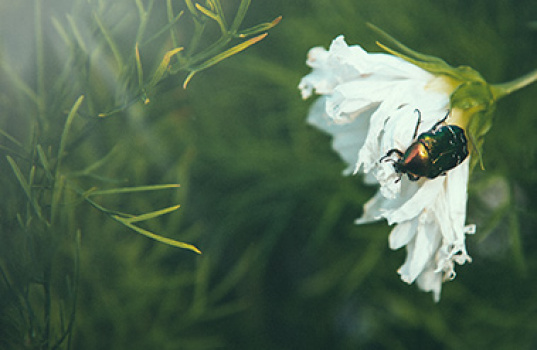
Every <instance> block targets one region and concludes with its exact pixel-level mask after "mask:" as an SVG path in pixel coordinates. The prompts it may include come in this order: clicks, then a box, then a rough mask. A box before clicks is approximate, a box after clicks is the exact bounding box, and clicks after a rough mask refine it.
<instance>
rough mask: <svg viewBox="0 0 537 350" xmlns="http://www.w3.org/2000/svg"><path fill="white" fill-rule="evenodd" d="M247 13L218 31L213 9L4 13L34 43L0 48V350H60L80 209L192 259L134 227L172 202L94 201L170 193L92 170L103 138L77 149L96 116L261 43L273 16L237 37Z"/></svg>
mask: <svg viewBox="0 0 537 350" xmlns="http://www.w3.org/2000/svg"><path fill="white" fill-rule="evenodd" d="M249 5H250V0H241V1H240V3H239V5H238V7H237V8H236V12H235V14H234V17H233V19H232V21H231V22H230V24H228V21H227V19H226V16H225V11H224V9H223V7H222V4H221V3H220V1H219V0H206V1H200V2H194V1H191V0H185V1H184V2H182V1H172V0H166V1H154V0H145V1H144V0H135V1H120V2H105V1H82V0H77V1H73V2H67V3H61V2H60V1H56V2H51V3H47V4H46V5H45V4H44V3H43V1H42V0H35V1H33V2H31V3H28V4H26V3H24V4H23V3H21V4H17V5H16V6H15V7H14V8H13V9H12V10H11V11H12V14H14V15H16V16H20V17H21V18H22V19H23V20H22V21H20V23H24V25H25V26H26V27H21V28H19V29H21V31H24V30H26V31H28V27H30V28H31V30H30V31H29V36H30V37H31V38H32V41H33V45H34V46H33V47H32V49H30V50H28V51H25V52H22V53H21V52H19V51H17V50H14V51H13V52H11V50H9V48H10V45H11V46H13V47H16V45H15V44H16V41H17V40H19V38H17V37H16V36H11V37H6V38H5V40H3V41H2V42H0V45H2V46H5V49H2V50H1V51H0V52H2V55H0V71H1V72H2V73H1V74H2V80H1V81H0V153H1V154H2V157H1V158H2V159H1V160H0V169H1V172H2V177H1V178H0V184H1V191H2V196H1V198H2V201H1V204H0V205H1V207H2V212H1V217H0V219H1V221H0V241H1V242H2V243H1V244H0V293H1V298H0V347H1V348H10V347H14V348H29V349H58V348H69V347H70V344H71V334H72V330H73V326H74V321H75V315H76V312H75V310H76V300H77V292H78V283H77V281H78V278H79V253H80V249H81V245H80V241H81V236H82V233H83V232H84V227H79V221H80V220H79V216H80V215H83V214H84V213H85V211H87V210H89V209H90V208H94V209H97V210H98V211H99V212H101V213H103V214H105V216H107V217H108V218H111V219H113V220H115V221H117V222H118V223H121V224H123V225H124V226H126V227H127V228H129V229H131V230H133V231H135V232H137V233H139V234H142V235H144V236H146V237H149V238H152V239H155V240H157V241H159V242H162V243H165V244H168V245H171V246H175V247H179V248H185V249H189V250H191V251H194V252H196V253H200V251H199V250H198V248H196V247H195V246H194V245H191V244H188V243H184V242H181V241H178V240H175V239H172V238H168V237H164V236H162V235H160V234H157V233H154V232H152V231H151V230H149V229H147V228H143V227H142V224H143V222H145V221H147V220H150V219H155V218H158V217H160V216H162V215H164V214H168V213H170V212H173V211H175V210H177V209H178V208H179V205H172V206H168V207H166V208H164V209H158V210H150V211H149V212H144V213H142V214H130V213H127V212H125V211H124V209H123V208H121V209H111V208H109V207H108V206H107V205H105V204H103V202H104V197H105V196H119V195H122V194H128V193H139V192H149V191H158V190H170V189H175V188H177V187H178V186H179V185H177V184H162V185H142V186H123V185H122V186H117V183H118V182H119V181H121V180H118V179H113V178H107V177H106V175H105V174H104V171H103V170H102V169H103V168H104V167H105V166H106V165H107V164H108V163H110V162H111V161H112V158H114V155H113V153H114V152H115V151H114V149H113V147H112V145H113V144H114V140H115V138H116V136H115V135H110V134H108V135H107V136H108V139H104V140H99V142H98V143H96V144H93V145H92V147H95V150H94V152H92V153H93V154H91V156H92V157H93V159H91V157H88V155H87V154H88V152H86V153H85V154H84V156H81V155H80V153H81V152H80V150H81V148H83V147H84V146H83V144H84V142H85V141H87V140H88V138H90V137H91V135H92V132H94V131H95V130H96V129H98V128H99V127H100V126H101V125H102V123H106V120H108V119H107V118H105V117H110V116H112V115H121V114H124V115H126V114H128V113H130V109H131V108H134V107H135V105H136V104H141V105H143V104H148V103H149V102H150V97H151V96H154V95H155V94H156V93H157V86H159V85H160V84H161V83H162V82H163V81H164V80H166V79H167V78H172V79H169V80H170V81H171V80H173V79H175V80H177V81H179V84H180V83H182V84H183V86H184V87H185V88H186V85H187V83H188V82H189V81H190V80H191V79H192V77H193V76H194V75H195V74H196V73H198V72H200V71H202V70H205V69H207V68H209V67H211V66H213V65H215V64H217V63H218V62H220V61H222V60H224V59H226V58H228V57H230V56H232V55H234V54H237V53H239V52H241V51H243V50H244V49H246V48H248V47H249V46H251V45H253V44H255V43H256V42H258V41H260V40H261V39H263V38H264V37H265V36H266V35H267V34H266V31H267V30H268V29H270V28H272V27H274V26H275V25H276V24H277V23H278V22H279V20H280V18H277V19H275V20H274V21H272V22H268V23H263V24H259V25H256V26H253V27H250V28H247V29H241V28H240V27H241V23H242V22H243V19H244V17H245V15H246V11H247V9H248V7H249ZM7 15H8V14H7V13H6V16H7ZM32 17H33V21H32ZM7 22H9V23H8V24H4V25H5V26H6V27H7V26H9V25H15V24H16V23H15V20H12V21H6V23H7ZM32 23H33V28H32V25H31V24H32ZM9 29H10V30H11V31H12V33H14V34H17V30H13V28H9ZM21 36H23V35H21ZM14 43H15V44H14ZM23 44H27V43H26V42H24V43H23ZM24 62H25V63H24ZM22 63H24V64H22ZM148 72H149V73H148ZM181 75H183V77H182V78H177V77H176V76H181ZM175 80H173V81H175ZM173 81H172V84H173ZM103 134H105V135H106V133H103ZM101 137H102V135H101ZM110 148H112V151H110ZM115 157H117V155H115ZM129 157H135V155H132V154H125V155H124V159H128V158H129ZM99 172H103V173H99ZM88 204H89V205H88Z"/></svg>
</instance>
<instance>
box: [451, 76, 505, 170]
mask: <svg viewBox="0 0 537 350" xmlns="http://www.w3.org/2000/svg"><path fill="white" fill-rule="evenodd" d="M494 102H495V99H494V95H493V93H492V91H491V88H490V85H488V84H487V83H482V82H472V81H469V82H465V83H462V84H461V85H459V86H458V87H457V88H456V89H455V91H453V93H452V94H451V97H450V103H451V106H450V107H451V109H455V108H457V109H460V110H463V111H464V113H465V114H466V115H468V118H469V120H468V124H467V126H466V135H467V136H468V138H469V141H470V144H471V146H472V147H471V152H472V154H473V157H472V160H471V164H470V168H471V169H473V168H474V167H475V165H476V164H477V163H478V162H479V163H480V166H481V169H484V166H483V160H482V158H481V149H482V147H483V141H484V136H485V134H486V133H487V132H488V131H489V130H490V128H491V127H492V114H493V112H494V107H495V104H494Z"/></svg>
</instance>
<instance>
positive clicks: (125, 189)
mask: <svg viewBox="0 0 537 350" xmlns="http://www.w3.org/2000/svg"><path fill="white" fill-rule="evenodd" d="M178 187H180V185H179V184H164V185H149V186H137V187H121V188H113V189H109V190H96V191H91V192H90V193H87V196H88V197H90V196H97V195H101V196H102V195H111V194H123V193H133V192H145V191H158V190H165V189H169V188H178Z"/></svg>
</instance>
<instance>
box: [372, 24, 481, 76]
mask: <svg viewBox="0 0 537 350" xmlns="http://www.w3.org/2000/svg"><path fill="white" fill-rule="evenodd" d="M368 26H369V27H370V28H371V29H373V30H374V31H375V32H377V33H378V34H380V35H381V36H382V37H384V38H385V39H386V40H387V41H388V42H390V43H391V44H393V45H394V46H395V47H396V49H397V50H399V51H396V50H393V49H391V48H389V47H388V46H386V45H384V44H382V43H380V42H378V41H377V45H378V46H379V47H380V48H382V49H383V50H384V51H386V52H388V53H390V54H392V55H394V56H397V57H399V58H402V59H404V60H405V61H407V62H409V63H412V64H414V65H416V66H418V67H420V68H422V69H424V70H426V71H428V72H429V73H431V74H435V75H442V74H443V75H447V76H450V77H452V78H454V79H457V80H460V81H478V82H483V83H485V79H483V77H482V76H481V74H479V72H477V71H476V70H474V69H472V68H470V67H467V66H460V67H457V68H454V67H452V66H450V65H449V64H447V63H446V61H444V60H443V59H441V58H438V57H435V56H431V55H426V54H422V53H420V52H417V51H414V50H412V49H410V48H409V47H407V46H405V45H404V44H402V43H401V42H399V41H398V40H397V39H395V38H394V37H392V36H391V35H389V34H388V33H386V32H384V31H383V30H382V29H380V28H378V27H377V26H375V25H373V24H371V23H368Z"/></svg>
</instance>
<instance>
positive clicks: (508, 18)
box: [0, 0, 537, 349]
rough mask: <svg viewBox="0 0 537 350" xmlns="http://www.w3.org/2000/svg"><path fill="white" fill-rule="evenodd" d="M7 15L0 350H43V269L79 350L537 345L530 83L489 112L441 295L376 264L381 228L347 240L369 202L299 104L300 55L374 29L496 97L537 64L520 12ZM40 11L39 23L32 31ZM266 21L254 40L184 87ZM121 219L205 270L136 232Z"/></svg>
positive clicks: (295, 8)
mask: <svg viewBox="0 0 537 350" xmlns="http://www.w3.org/2000/svg"><path fill="white" fill-rule="evenodd" d="M4 3H6V4H4ZM14 4H15V3H13V2H10V4H9V5H8V4H7V1H4V2H1V1H0V17H2V21H0V28H1V29H2V31H1V32H2V37H1V38H0V45H2V48H9V50H7V49H2V50H0V52H1V53H0V55H1V59H0V62H1V64H2V72H3V77H4V78H2V79H0V121H1V125H0V140H1V141H0V152H1V153H2V154H3V155H5V156H3V157H2V159H0V172H1V174H2V176H1V177H0V184H1V185H2V187H1V191H2V195H1V198H3V199H4V201H3V203H2V204H1V205H2V210H1V212H0V213H1V214H0V215H1V220H0V225H1V228H0V235H1V240H0V241H1V242H2V243H1V244H0V256H1V264H2V265H1V266H2V269H3V275H2V276H0V333H1V334H0V348H6V349H10V348H17V349H18V348H31V347H32V346H33V347H34V348H46V346H47V344H43V343H40V344H36V343H35V342H34V343H32V340H33V339H35V338H32V337H31V336H33V335H32V333H28V330H29V329H32V327H33V329H35V330H36V333H35V334H37V335H42V334H43V332H44V331H45V329H46V324H45V323H44V322H43V320H44V314H45V311H46V310H47V308H45V307H44V306H41V305H44V303H43V300H45V298H44V297H43V296H44V295H45V294H44V291H45V288H44V285H43V281H44V278H43V277H44V276H45V274H44V272H45V271H50V275H51V276H50V278H49V280H50V281H51V282H50V284H49V285H50V286H51V288H49V292H50V293H51V295H52V296H53V297H52V298H51V305H50V307H49V308H48V310H50V315H51V316H50V320H51V322H50V333H51V334H54V336H52V337H50V339H51V340H52V342H51V343H49V344H48V347H49V348H52V347H53V345H54V344H56V343H58V342H59V341H60V340H61V339H62V336H63V335H64V334H70V336H69V339H66V340H65V341H64V342H63V343H62V344H63V345H65V347H67V345H68V344H71V348H73V349H219V348H220V349H415V348H418V349H533V348H535V346H536V344H537V338H536V336H535V334H537V322H536V319H535V313H536V312H537V299H536V298H535V295H536V292H535V291H536V290H537V280H536V279H535V278H533V277H532V276H533V275H534V274H535V270H536V268H537V260H536V255H535V254H533V251H535V249H536V247H537V240H536V238H535V234H534V232H535V224H536V221H535V213H536V212H537V203H536V201H535V198H537V190H536V189H537V183H536V181H537V168H536V167H535V164H536V156H537V144H535V143H533V142H531V140H533V138H534V133H535V130H537V125H536V121H535V120H536V119H535V118H534V117H533V116H534V113H535V110H536V109H537V101H536V100H535V98H534V97H533V96H534V95H535V93H536V90H535V89H536V87H535V86H530V87H528V88H526V89H525V90H521V91H520V92H517V93H516V94H514V95H512V96H508V97H505V98H504V99H502V100H501V101H500V102H499V104H498V106H497V109H496V111H495V120H494V124H493V126H492V128H491V129H490V132H489V133H488V134H487V138H486V142H485V143H484V145H483V154H482V156H483V162H484V165H485V168H486V171H481V170H479V169H476V170H475V171H474V174H473V178H472V180H471V183H470V191H471V193H470V202H469V216H468V219H467V221H468V223H476V224H477V233H476V235H475V236H474V237H470V238H469V239H468V249H469V253H470V255H471V256H472V258H473V262H472V263H471V264H467V265H464V266H460V267H459V268H458V269H457V272H458V276H457V278H456V279H455V280H454V281H452V282H448V283H446V284H445V285H444V289H443V292H442V300H441V301H440V303H438V304H435V303H434V302H433V300H432V298H431V296H430V295H429V294H426V293H422V292H420V291H419V290H418V289H417V288H416V287H415V286H407V285H405V284H404V283H403V282H401V281H400V280H399V276H398V275H397V273H396V270H397V268H398V267H399V266H400V265H401V264H402V263H403V259H404V255H405V254H404V252H402V251H397V252H393V251H390V250H389V248H388V246H387V237H388V234H389V230H390V228H389V227H387V225H386V224H385V223H379V224H374V225H368V226H355V225H353V223H352V222H353V220H354V219H355V218H356V217H359V216H360V214H361V210H362V206H363V204H364V203H365V202H366V201H367V200H368V199H369V198H370V197H371V195H372V194H373V193H374V192H375V190H376V189H375V188H371V187H368V186H365V185H363V182H362V179H361V178H357V177H343V176H341V171H342V170H343V169H344V167H345V165H344V164H343V163H342V162H341V160H340V159H339V158H338V156H337V155H336V154H335V153H334V152H333V151H331V149H330V140H329V139H328V137H326V136H325V135H324V134H322V133H320V132H319V131H318V130H315V129H313V128H310V127H309V126H307V125H306V124H305V118H306V115H307V112H308V108H309V106H310V104H311V102H310V101H302V100H301V99H300V94H299V92H298V89H297V85H298V82H299V80H300V78H301V77H302V76H303V75H304V74H306V73H308V72H309V69H308V67H306V65H305V59H306V54H307V51H308V50H309V49H310V48H311V47H313V46H325V47H327V46H328V45H329V44H330V42H331V40H332V39H333V38H335V37H336V36H337V35H338V34H345V36H346V40H347V41H348V42H349V43H350V44H360V45H362V46H364V47H365V48H366V49H368V50H373V51H375V50H377V51H381V50H380V49H379V48H378V46H377V45H376V43H375V42H376V41H377V40H380V41H382V39H383V38H382V37H379V36H378V34H377V33H375V32H374V31H372V30H371V29H370V28H369V27H368V26H367V25H366V23H373V24H375V25H376V26H378V27H380V28H383V29H384V30H386V32H388V33H391V34H393V35H394V36H395V37H397V38H398V39H399V40H401V41H402V42H404V43H405V44H406V45H408V46H409V47H412V48H413V49H416V50H417V51H419V52H424V53H427V54H430V55H433V56H437V57H442V58H443V59H444V60H445V61H446V62H448V63H449V64H450V65H452V66H460V65H468V66H471V67H473V68H474V69H475V70H476V71H478V72H480V73H481V75H482V76H483V77H484V78H485V79H486V81H488V82H490V83H496V82H502V81H509V80H512V79H514V78H516V77H518V76H521V75H523V74H524V73H526V72H529V71H531V70H533V69H534V68H535V62H534V59H533V57H534V51H535V45H534V44H533V43H534V41H535V34H536V32H535V30H534V23H535V19H536V18H537V13H536V12H535V11H536V9H534V8H533V7H532V6H531V5H532V3H531V2H530V1H527V0H524V1H522V2H521V1H514V0H510V1H500V0H493V1H491V0H477V1H472V2H468V1H464V0H455V1H443V2H438V1H425V0H410V1H404V2H394V1H389V0H374V1H373V0H367V1H353V0H337V1H324V0H308V1H306V0H299V1H286V0H273V1H252V3H251V4H250V3H249V1H239V0H236V1H235V0H234V1H231V0H230V1H221V3H220V4H218V3H217V2H215V1H185V3H184V4H183V3H181V2H178V1H171V0H167V1H141V0H138V1H127V0H122V1H114V2H110V1H99V0H92V1H81V0H79V1H72V0H70V1H67V0H64V1H60V0H56V1H53V2H48V3H47V6H45V3H43V4H41V3H40V2H39V1H36V2H35V4H37V5H39V6H41V8H39V7H36V8H35V9H34V7H33V4H32V6H30V5H28V6H26V5H24V3H23V2H17V5H14ZM245 4H248V5H250V6H249V11H248V16H244V13H243V12H244V11H245V7H243V6H246V5H245ZM23 10H24V11H23ZM34 10H35V11H36V13H44V14H43V15H42V18H41V21H42V27H44V28H47V27H48V28H49V30H52V31H49V30H39V29H36V28H39V26H37V22H36V21H34V17H40V16H37V15H36V14H35V13H34V12H33V11H34ZM38 10H39V12H38ZM28 11H29V12H28ZM43 11H44V12H43ZM21 13H24V14H25V15H24V16H23V15H21ZM28 13H30V14H29V15H28ZM222 13H224V14H226V16H224V17H220V18H218V17H217V14H222ZM49 15H50V16H49ZM280 15H282V16H283V20H282V22H281V23H280V24H279V25H278V26H277V27H276V28H274V29H273V30H271V34H270V36H269V37H268V38H267V39H265V40H264V41H263V42H262V43H261V45H255V46H254V47H252V48H250V49H248V50H247V51H246V53H244V54H241V55H238V56H236V57H233V58H232V59H229V60H228V59H226V60H224V61H223V62H221V63H220V64H219V65H217V66H216V67H213V68H210V69H209V70H207V71H205V72H204V73H203V74H196V76H195V79H192V80H191V81H190V82H189V85H188V90H187V91H185V90H184V89H183V88H182V86H181V85H182V84H183V83H184V81H185V79H186V78H187V77H188V76H189V74H191V72H196V71H197V69H198V68H200V67H201V68H204V66H203V64H204V63H205V64H207V62H209V63H211V62H213V61H211V59H214V58H215V57H223V56H218V55H220V54H222V53H223V52H226V50H233V49H232V48H233V47H236V46H237V45H241V44H242V45H246V44H244V43H246V42H248V40H252V39H254V38H256V37H257V36H259V35H261V33H262V32H264V31H265V30H266V29H268V28H269V27H270V25H269V24H262V25H258V24H257V23H259V22H264V21H266V20H267V18H278V16H280ZM21 17H22V18H24V19H25V20H24V21H23V20H21ZM236 18H239V19H241V20H243V22H242V23H243V24H242V25H240V26H238V27H237V25H236ZM49 20H50V21H49ZM98 21H99V22H100V23H101V24H99V23H98ZM267 23H274V22H267ZM532 23H533V24H532ZM526 24H528V26H526ZM11 26H14V27H13V28H17V30H16V31H13V30H11V29H9V28H11ZM239 27H242V28H250V29H239ZM196 28H197V29H196ZM201 28H204V29H203V30H201ZM532 28H533V29H532ZM224 29H227V33H228V34H226V35H224V34H223V33H224ZM254 32H255V33H254ZM4 33H8V34H9V35H7V34H5V35H4ZM15 33H17V35H15ZM51 33H52V34H51ZM185 33H186V34H188V35H186V36H185ZM195 33H198V34H195ZM241 33H242V34H241ZM194 34H195V35H194ZM242 35H246V36H247V37H243V36H242ZM39 37H41V38H43V39H39V40H35V38H39ZM185 37H186V38H187V39H189V40H188V41H186V42H183V40H184V39H185ZM223 37H226V38H227V39H229V41H227V42H225V41H223V40H220V38H223ZM227 39H226V40H227ZM39 41H41V43H39ZM18 42H21V43H25V44H24V45H19V44H18ZM27 43H30V44H27ZM223 43H224V44H223ZM216 44H218V45H221V44H222V46H218V50H214V51H212V50H213V49H214V48H215V47H216V46H215V45H216ZM39 47H41V48H42V50H43V53H42V54H37V52H38V50H37V49H38V48H39ZM180 47H184V49H183V50H180V51H176V52H174V51H173V50H177V49H178V48H180ZM241 47H242V46H241ZM57 48H61V50H60V51H55V50H57ZM137 48H138V49H137ZM170 52H172V53H170ZM228 52H233V51H228ZM167 53H169V56H170V57H169V66H168V67H169V68H168V69H167V70H166V69H164V70H163V69H159V66H160V65H162V63H163V62H164V60H165V59H166V60H167V58H166V54H167ZM188 57H190V60H189V59H188ZM226 57H227V56H226ZM26 61H27V62H29V63H27V64H23V63H26ZM36 62H43V66H39V64H36ZM167 65H168V63H167V62H164V66H167ZM39 67H42V68H39ZM43 67H46V68H43ZM179 67H183V68H181V69H180V68H179ZM206 67H209V66H206ZM23 68H24V69H23ZM25 69H26V70H25ZM161 72H163V73H162V76H161V77H159V79H156V80H154V81H152V79H153V78H154V77H155V76H160V74H161ZM157 73H158V74H157ZM39 77H40V78H39ZM160 78H162V79H160ZM157 81H158V83H157ZM82 95H83V96H84V100H83V102H82V103H81V104H80V105H79V106H78V107H77V108H74V107H73V106H75V107H76V105H75V102H76V101H77V99H78V98H79V97H80V96H82ZM149 100H150V102H151V103H149V104H147V105H145V103H146V102H148V101H149ZM71 110H76V114H74V117H73V118H74V119H73V121H72V124H71V125H70V126H69V127H68V130H69V131H68V134H67V138H66V141H65V142H66V143H65V146H64V151H62V152H61V154H59V153H58V151H59V144H60V143H59V142H60V140H61V136H62V133H63V131H64V130H65V128H64V126H65V125H66V120H67V115H68V114H69V111H71ZM116 111H117V112H116ZM112 112H113V113H112ZM99 114H101V116H104V115H110V116H111V117H109V118H98V117H97V116H98V115H99ZM114 114H115V115H114ZM36 130H40V132H39V133H37V132H36ZM7 156H9V159H11V160H10V161H8V158H7ZM58 158H61V169H60V170H61V171H60V176H59V177H58V178H56V177H55V176H56V175H55V169H56V168H55V166H56V164H57V162H58ZM16 169H18V170H16ZM32 169H34V170H32ZM62 169H63V170H62ZM56 179H57V180H56ZM53 180H54V181H53ZM155 183H157V184H175V183H180V184H181V187H180V188H167V189H166V188H162V189H161V190H157V188H152V187H146V186H151V185H148V184H155ZM158 186H163V187H166V186H167V185H158ZM53 189H54V190H53ZM127 189H128V190H127ZM134 189H139V190H145V189H154V190H151V191H144V192H136V193H131V192H127V191H132V190H134ZM109 190H111V191H112V192H107V191H109ZM27 193H30V196H29V195H28V194H27ZM53 193H55V194H54V195H52V194H53ZM30 198H34V199H35V204H33V202H32V200H31V199H30ZM88 200H89V201H94V202H95V203H96V204H97V205H98V206H101V207H102V208H104V210H101V209H99V210H95V209H94V207H93V206H92V204H91V202H88ZM43 203H48V205H43ZM176 203H178V204H180V205H181V209H180V210H177V211H173V212H170V213H168V214H167V215H161V216H158V217H156V218H154V219H152V220H150V221H147V222H146V221H144V222H143V223H142V222H140V221H137V220H138V219H137V218H139V217H140V216H141V217H142V218H147V216H144V215H146V214H147V213H149V214H148V215H149V216H151V215H153V214H151V213H154V212H155V213H164V212H167V211H168V210H171V209H172V208H175V206H174V204H176ZM88 204H89V205H88ZM36 208H39V209H36ZM52 208H55V209H54V213H55V214H54V215H53V217H55V218H56V219H55V220H54V222H53V225H52V220H50V218H51V214H52V211H53V210H52ZM160 208H168V209H160ZM161 210H164V211H163V212H161ZM38 212H40V213H41V216H42V217H43V218H45V219H46V222H49V223H51V225H52V226H50V227H49V226H48V224H47V223H46V222H45V221H40V220H39V214H38ZM128 213H141V214H128ZM143 213H146V214H143ZM123 214H125V215H123ZM114 215H116V216H117V217H118V218H122V219H124V220H126V222H127V223H128V222H132V224H133V225H134V224H136V225H137V226H138V225H139V227H140V228H142V229H143V230H147V231H150V232H159V233H160V232H161V233H163V234H166V237H174V238H180V239H181V241H186V242H195V243H196V246H198V247H200V249H201V250H202V251H203V255H199V256H198V255H195V254H188V253H186V252H185V251H183V250H177V249H172V248H170V247H168V246H167V245H164V244H155V242H154V241H153V240H146V239H143V238H141V237H139V236H138V235H129V234H127V233H126V232H128V231H129V230H130V229H129V228H126V227H125V226H124V225H120V224H118V222H117V221H116V220H115V218H114V217H113V216H114ZM109 218H111V219H112V220H108V219H109ZM133 218H134V219H133ZM132 219H133V220H134V221H132ZM142 224H143V226H142ZM78 229H80V230H81V234H80V235H79V234H77V232H78ZM51 252H53V258H51V257H50V253H51ZM78 259H79V261H80V263H77V261H78ZM43 261H49V262H50V265H51V266H50V265H49V267H46V265H43ZM77 276H78V278H77ZM77 281H78V282H77ZM75 294H77V295H78V297H77V298H76V300H75V299H73V297H72V296H73V295H75ZM74 301H76V302H77V308H76V314H75V315H73V314H72V309H73V305H74V304H73V302H74ZM37 302H39V304H37ZM30 303H32V304H31V305H32V309H31V310H30V309H29V308H28V307H27V306H28V305H29V304H30ZM19 310H26V311H33V312H34V313H35V315H33V316H31V317H28V316H27V315H28V314H27V313H26V314H25V315H26V316H24V317H22V316H21V313H20V311H19ZM59 310H61V313H60V312H58V311H59ZM60 314H61V315H62V316H61V317H60ZM73 318H74V319H75V323H74V324H75V327H74V332H69V331H70V329H71V327H72V326H70V325H71V324H73V323H72V322H71V319H73ZM30 321H31V322H33V323H31V322H30ZM38 323H39V325H38ZM10 344H17V345H10Z"/></svg>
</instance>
